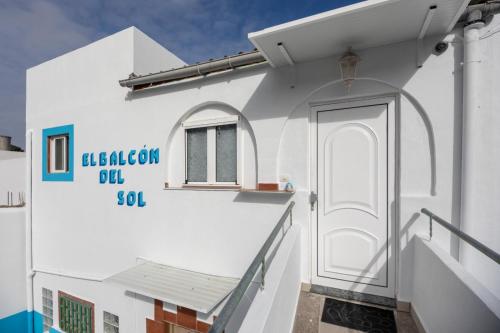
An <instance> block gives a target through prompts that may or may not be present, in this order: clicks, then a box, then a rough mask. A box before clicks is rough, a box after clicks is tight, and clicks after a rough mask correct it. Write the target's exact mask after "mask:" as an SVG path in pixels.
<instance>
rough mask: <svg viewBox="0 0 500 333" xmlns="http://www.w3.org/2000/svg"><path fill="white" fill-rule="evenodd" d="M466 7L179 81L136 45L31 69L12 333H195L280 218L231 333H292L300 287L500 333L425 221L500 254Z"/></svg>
mask: <svg viewBox="0 0 500 333" xmlns="http://www.w3.org/2000/svg"><path fill="white" fill-rule="evenodd" d="M468 2H469V1H465V0H436V1H428V0H421V1H414V0H399V1H393V0H369V1H365V2H361V3H358V4H355V5H352V6H348V7H344V8H340V9H336V10H333V11H330V12H325V13H321V14H318V15H315V16H311V17H307V18H304V19H300V20H297V21H293V22H288V23H285V24H282V25H279V26H276V27H271V28H268V29H264V30H262V31H258V32H254V33H251V34H249V39H250V41H251V42H252V43H253V44H254V45H255V47H256V48H257V51H255V52H250V53H245V54H242V55H235V56H233V57H229V58H225V59H222V60H217V61H211V62H208V63H206V64H201V65H192V66H187V65H186V64H185V63H184V62H183V61H182V60H180V59H179V58H177V57H176V56H175V55H173V54H172V53H170V52H169V51H168V50H166V49H164V48H163V47H162V46H160V45H159V44H157V43H156V42H154V41H153V40H151V39H150V38H148V37H147V36H146V35H144V34H143V33H142V32H140V31H139V30H138V29H136V28H133V27H132V28H129V29H126V30H124V31H121V32H119V33H116V34H114V35H112V36H109V37H107V38H104V39H102V40H99V41H97V42H95V43H92V44H90V45H88V46H86V47H83V48H81V49H78V50H75V51H73V52H70V53H68V54H65V55H62V56H60V57H58V58H55V59H52V60H50V61H48V62H46V63H43V64H41V65H38V66H36V67H33V68H30V69H29V70H28V72H27V119H26V122H27V125H26V126H27V140H26V145H27V169H28V171H27V175H28V179H27V189H26V194H27V211H26V221H27V224H26V234H27V237H26V244H27V255H26V258H27V260H26V261H27V265H26V270H27V272H28V278H27V282H26V294H27V296H26V311H21V312H19V313H18V314H21V315H22V316H24V317H25V318H28V325H27V326H28V327H26V331H29V330H30V329H33V328H34V331H35V332H42V331H45V330H48V329H49V328H50V331H51V332H59V331H69V332H73V329H74V328H73V327H76V326H74V325H77V326H78V325H80V326H81V327H83V329H88V331H91V332H103V331H106V332H108V330H109V331H110V332H111V331H112V329H113V328H111V326H113V327H119V331H120V332H147V333H151V332H165V331H168V327H170V326H171V327H173V326H174V325H176V324H177V325H180V326H183V327H188V328H190V329H193V330H197V331H199V332H206V331H208V329H209V327H210V325H212V324H213V320H214V316H219V315H220V314H221V311H222V308H223V307H224V305H225V304H226V303H225V302H227V299H228V298H226V296H227V295H228V294H229V293H230V291H231V290H232V289H233V288H234V287H235V286H236V284H237V283H238V282H239V279H241V278H242V277H243V276H244V273H245V272H246V270H247V268H248V267H249V265H250V263H251V262H252V260H254V258H255V256H256V254H257V253H258V252H259V250H260V249H261V246H262V245H263V244H264V242H265V241H266V239H267V238H268V236H269V235H270V233H271V231H272V230H273V228H274V227H275V226H276V223H277V222H278V220H280V217H281V216H282V214H283V213H284V212H285V210H286V209H287V207H289V205H290V203H291V202H294V203H295V206H294V207H293V208H292V214H293V223H292V226H291V227H288V222H289V220H288V219H289V217H287V215H285V217H287V222H286V223H285V226H286V228H285V229H286V230H287V232H286V233H285V234H284V235H281V233H280V234H279V236H278V237H277V239H276V241H275V242H274V243H273V245H272V246H271V249H270V251H269V253H268V255H267V258H268V260H267V261H266V265H265V266H266V273H265V278H264V279H265V284H264V286H263V288H259V286H260V282H261V279H262V274H261V272H260V266H259V271H258V272H257V274H256V275H255V276H253V275H252V276H251V277H252V278H253V283H251V286H250V288H249V289H248V290H247V291H246V295H245V297H244V298H243V301H242V302H241V303H239V305H238V306H237V307H236V310H235V312H234V313H233V314H232V316H231V317H230V320H229V324H228V326H227V327H226V332H235V331H239V332H290V331H291V330H292V327H293V320H294V315H295V311H296V305H297V300H298V296H299V291H300V289H301V285H302V287H307V288H309V287H310V288H311V289H312V290H313V291H315V292H319V293H325V294H329V295H334V296H337V297H346V298H354V299H358V300H363V301H367V302H373V303H379V304H385V305H388V306H397V307H399V308H401V309H406V310H408V309H409V308H410V304H411V309H412V314H413V316H414V318H415V320H416V321H417V322H419V323H420V325H421V326H422V329H424V330H425V331H427V332H472V331H475V332H494V331H497V332H498V330H499V329H500V301H499V297H500V270H499V267H498V264H497V263H495V261H493V260H491V259H490V258H488V257H487V256H485V255H484V254H483V253H480V252H479V251H477V249H475V248H473V247H471V246H470V245H468V244H466V243H463V242H461V241H459V240H458V238H457V237H455V236H453V234H452V233H451V232H450V231H449V230H447V229H445V228H443V227H441V226H440V225H439V224H438V223H433V226H432V240H431V241H429V218H428V217H427V216H425V215H423V214H421V209H423V208H426V209H428V210H429V211H431V212H432V213H433V214H436V215H437V216H439V217H441V218H443V219H445V220H447V221H450V222H451V223H452V224H453V225H454V226H455V227H457V228H460V229H461V230H463V231H464V232H466V233H468V234H469V235H470V236H472V237H473V238H475V239H476V240H478V241H479V242H481V243H483V244H484V245H486V246H487V247H489V248H491V249H492V250H493V251H496V252H500V222H499V221H500V219H499V218H500V206H499V205H498V204H497V201H498V198H499V197H500V192H499V191H500V176H499V175H498V172H497V170H499V168H500V154H499V153H500V152H499V150H500V134H499V132H498V130H497V128H498V127H499V126H500V116H499V114H500V113H498V105H500V95H499V94H498V93H497V91H498V89H499V88H500V75H499V74H500V62H499V61H498V59H500V56H499V55H500V34H497V32H498V31H500V18H499V17H498V16H494V15H493V14H492V13H494V12H495V11H496V10H498V5H496V4H492V5H476V6H475V7H468V8H467V5H468ZM478 6H479V7H478ZM481 10H483V11H482V12H481ZM481 13H482V16H481ZM349 47H352V51H353V52H354V55H358V56H359V58H360V61H359V63H357V67H356V72H355V74H352V75H349V73H347V72H344V74H345V75H344V77H342V75H341V72H340V70H339V59H341V57H342V55H343V54H344V53H345V52H346V51H347V50H348V48H349ZM344 59H345V58H344ZM172 68H174V69H172ZM351 69H352V68H351ZM131 73H132V74H131ZM150 73H154V74H150ZM346 73H347V74H346ZM346 75H347V76H346ZM119 82H120V84H119ZM349 85H350V86H349ZM285 188H286V190H285ZM316 198H317V201H316V200H315V199H316ZM281 239H282V241H281V242H278V240H281ZM30 254H31V255H30ZM455 259H457V260H458V262H457V261H456V260H455ZM30 272H32V273H30ZM207 279H209V281H210V283H207ZM232 295H234V293H233V294H232ZM222 299H224V301H222V302H220V301H221V300H222ZM72 307H73V308H72ZM75 307H76V308H75ZM75 309H76V310H75ZM14 316H15V314H14ZM72 316H75V318H78V320H77V323H74V322H72V320H73V319H72ZM220 316H221V318H222V317H223V316H222V315H220ZM452 317H453V320H452V319H450V318H452ZM6 318H7V320H8V318H9V317H6ZM31 318H33V319H34V320H33V321H34V324H33V321H32V320H31ZM118 318H119V320H117V319H118ZM2 320H3V321H4V324H3V325H5V326H3V327H9V326H7V325H10V324H9V323H11V322H12V321H10V322H9V323H8V322H7V321H6V319H0V325H2ZM478 323H480V324H478ZM33 325H34V327H33ZM478 325H479V326H478ZM1 327H2V326H0V328H1ZM11 327H12V326H11ZM0 331H1V330H0ZM23 332H24V330H23ZM86 332H87V331H86ZM172 332H173V330H172Z"/></svg>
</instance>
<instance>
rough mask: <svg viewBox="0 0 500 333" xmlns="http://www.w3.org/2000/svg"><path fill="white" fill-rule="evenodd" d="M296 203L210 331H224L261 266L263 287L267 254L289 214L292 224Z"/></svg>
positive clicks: (283, 216) (217, 332)
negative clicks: (293, 209)
mask: <svg viewBox="0 0 500 333" xmlns="http://www.w3.org/2000/svg"><path fill="white" fill-rule="evenodd" d="M294 205H295V202H294V201H292V202H290V204H289V205H288V207H287V208H286V210H285V212H284V213H283V215H282V216H281V218H280V220H279V221H278V223H277V224H276V226H275V227H274V229H273V231H272V232H271V234H270V235H269V237H267V240H266V241H265V243H264V245H262V247H261V248H260V251H259V253H257V256H255V258H254V259H253V261H252V263H251V264H250V266H249V267H248V269H247V271H246V272H245V274H244V275H243V277H242V278H241V280H240V282H239V283H238V285H237V286H236V288H235V289H234V290H233V292H232V293H231V296H229V299H228V301H227V303H226V305H224V307H223V308H222V310H221V312H220V313H219V316H218V317H217V318H216V319H215V320H214V324H213V325H212V327H211V328H210V331H208V333H222V332H223V331H224V329H225V328H226V325H227V323H228V322H229V320H230V319H231V316H232V315H233V313H234V311H235V310H236V308H237V307H238V305H239V304H240V301H241V299H242V298H243V295H245V292H246V291H247V289H248V286H249V285H250V283H252V280H253V277H254V276H255V274H256V273H257V271H258V269H259V267H262V271H261V279H262V280H261V287H264V278H265V275H266V254H267V252H268V251H269V249H270V248H271V245H272V244H273V242H274V240H275V239H276V236H277V235H278V233H279V231H280V229H283V233H284V224H285V221H286V220H287V218H288V217H289V216H290V226H291V225H292V208H293V206H294Z"/></svg>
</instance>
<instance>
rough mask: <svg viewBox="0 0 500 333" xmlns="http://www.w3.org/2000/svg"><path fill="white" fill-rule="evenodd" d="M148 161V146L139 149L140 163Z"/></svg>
mask: <svg viewBox="0 0 500 333" xmlns="http://www.w3.org/2000/svg"><path fill="white" fill-rule="evenodd" d="M144 147H145V146H144ZM147 161H148V150H147V149H146V148H144V149H141V150H140V151H139V164H144V163H146V162H147Z"/></svg>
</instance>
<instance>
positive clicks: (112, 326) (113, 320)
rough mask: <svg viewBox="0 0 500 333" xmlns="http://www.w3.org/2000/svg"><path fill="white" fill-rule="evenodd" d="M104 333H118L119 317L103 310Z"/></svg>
mask: <svg viewBox="0 0 500 333" xmlns="http://www.w3.org/2000/svg"><path fill="white" fill-rule="evenodd" d="M103 315H104V316H103V317H104V333H119V331H120V330H119V318H118V316H117V315H114V314H112V313H109V312H106V311H104V313H103Z"/></svg>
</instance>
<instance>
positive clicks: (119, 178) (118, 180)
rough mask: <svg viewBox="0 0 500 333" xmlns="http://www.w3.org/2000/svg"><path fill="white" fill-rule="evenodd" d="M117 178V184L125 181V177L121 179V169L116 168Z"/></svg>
mask: <svg viewBox="0 0 500 333" xmlns="http://www.w3.org/2000/svg"><path fill="white" fill-rule="evenodd" d="M117 178H118V179H117V182H118V184H123V183H125V179H123V177H122V170H121V169H118V174H117Z"/></svg>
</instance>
